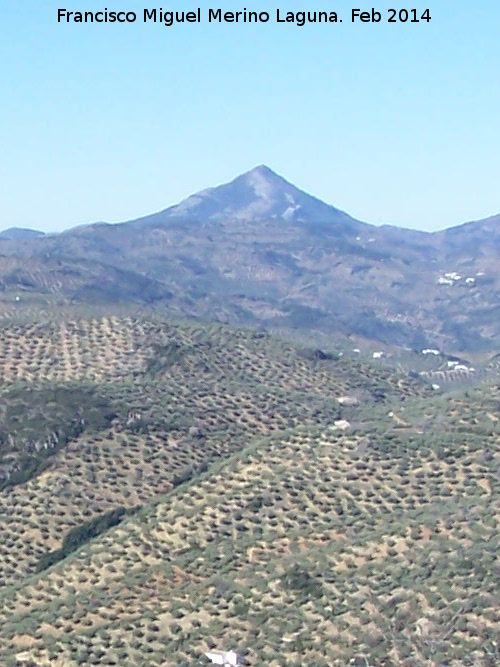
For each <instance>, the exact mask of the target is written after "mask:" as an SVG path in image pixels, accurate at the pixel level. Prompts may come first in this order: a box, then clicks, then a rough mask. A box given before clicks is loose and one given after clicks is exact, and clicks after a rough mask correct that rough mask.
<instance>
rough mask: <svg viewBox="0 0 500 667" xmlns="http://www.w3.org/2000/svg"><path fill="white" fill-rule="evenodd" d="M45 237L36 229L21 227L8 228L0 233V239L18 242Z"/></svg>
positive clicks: (43, 233)
mask: <svg viewBox="0 0 500 667" xmlns="http://www.w3.org/2000/svg"><path fill="white" fill-rule="evenodd" d="M42 236H45V232H40V231H38V230H36V229H25V228H22V227H9V229H4V230H3V231H2V232H0V239H9V240H20V239H35V238H41V237H42Z"/></svg>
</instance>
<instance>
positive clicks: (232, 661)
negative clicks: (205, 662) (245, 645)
mask: <svg viewBox="0 0 500 667" xmlns="http://www.w3.org/2000/svg"><path fill="white" fill-rule="evenodd" d="M205 655H206V657H207V658H208V659H209V660H210V662H211V663H212V664H213V665H239V664H240V656H239V655H238V654H237V653H235V652H234V651H210V652H209V653H205Z"/></svg>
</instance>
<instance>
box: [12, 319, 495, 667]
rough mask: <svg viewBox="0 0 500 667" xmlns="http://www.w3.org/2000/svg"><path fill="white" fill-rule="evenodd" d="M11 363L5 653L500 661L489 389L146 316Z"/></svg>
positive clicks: (68, 337) (113, 659) (63, 335)
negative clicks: (221, 652) (450, 389)
mask: <svg viewBox="0 0 500 667" xmlns="http://www.w3.org/2000/svg"><path fill="white" fill-rule="evenodd" d="M0 366H1V369H2V375H1V377H2V383H1V387H0V391H1V398H2V406H3V408H2V412H1V414H0V420H1V422H0V425H1V432H2V440H1V441H0V445H1V446H0V456H1V462H0V463H1V465H0V469H1V470H2V471H3V484H2V486H3V488H2V489H1V490H0V502H1V507H2V514H1V521H2V525H1V526H0V530H1V534H2V541H1V546H0V564H1V569H0V573H1V580H0V598H1V600H2V602H1V604H0V661H3V662H5V663H6V664H8V665H19V666H21V665H32V666H33V667H39V666H40V667H41V666H42V665H44V666H48V667H52V666H55V665H67V666H69V667H73V666H76V665H82V666H84V667H87V666H88V667H90V665H94V664H96V663H103V664H110V665H115V664H121V663H127V664H131V665H144V664H146V663H147V664H148V665H151V666H154V665H157V666H158V667H160V665H174V664H175V665H186V666H187V665H194V664H199V661H200V658H201V657H202V656H203V653H204V651H206V650H209V649H210V648H213V647H217V648H227V649H228V648H235V649H237V650H238V651H239V652H240V653H241V654H242V656H243V660H244V664H246V665H255V666H257V665H261V664H262V663H265V664H270V665H280V664H286V665H299V664H301V665H309V664H314V665H338V666H339V667H340V665H345V664H347V663H348V662H351V663H352V664H356V665H358V664H359V665H365V664H366V663H367V662H368V664H370V665H374V666H375V667H379V666H380V667H382V665H394V666H402V665H405V666H408V667H410V665H411V666H419V665H422V667H423V666H424V665H426V666H428V667H429V666H434V665H436V667H437V665H444V664H450V665H456V666H457V667H458V665H464V666H465V665H469V664H471V662H475V664H478V665H484V666H485V667H486V666H487V665H494V664H496V661H497V660H498V658H499V655H498V646H499V644H498V642H499V640H500V635H499V632H498V628H499V620H500V617H499V615H498V604H497V602H498V600H497V592H498V588H499V584H500V570H499V566H498V553H497V542H498V539H497V538H498V529H499V524H498V520H499V519H498V517H499V516H500V511H499V510H500V507H499V505H498V499H499V486H498V485H499V479H500V477H499V470H500V468H499V465H500V447H499V443H500V432H499V424H500V421H499V418H498V402H499V400H500V393H499V390H498V388H497V387H490V388H487V389H476V390H473V391H472V390H471V391H469V392H468V393H467V395H465V394H458V393H456V394H453V395H450V396H448V397H445V396H436V395H435V392H432V391H431V390H429V389H428V388H427V387H426V386H425V385H422V384H421V383H419V382H417V381H414V380H411V379H408V378H405V377H402V376H398V375H397V374H395V373H394V372H392V371H389V370H384V369H383V368H373V367H370V366H367V365H365V364H361V363H356V362H354V361H348V360H345V359H343V358H331V357H329V355H327V354H325V353H324V352H322V351H320V350H308V349H304V348H298V347H294V346H292V345H288V344H284V343H282V342H280V341H276V340H274V339H272V338H270V337H269V336H268V335H265V334H262V333H254V332H250V331H242V330H239V331H238V330H233V329H228V328H226V327H220V326H210V327H208V326H197V325H179V324H172V323H168V322H165V321H162V320H160V319H157V320H147V319H143V318H135V319H133V318H117V317H107V318H94V319H92V320H84V319H81V320H78V321H62V322H60V323H51V324H45V325H36V326H35V325H23V326H20V325H19V326H16V327H13V328H5V329H4V330H2V331H1V332H0ZM21 473H22V476H20V475H21ZM16 474H17V475H18V476H17V477H16Z"/></svg>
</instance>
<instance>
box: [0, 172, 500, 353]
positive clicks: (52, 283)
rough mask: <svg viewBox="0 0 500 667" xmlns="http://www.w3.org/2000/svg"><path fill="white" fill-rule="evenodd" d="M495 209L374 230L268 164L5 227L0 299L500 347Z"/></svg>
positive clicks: (413, 342) (456, 348)
mask: <svg viewBox="0 0 500 667" xmlns="http://www.w3.org/2000/svg"><path fill="white" fill-rule="evenodd" d="M499 250H500V215H499V216H495V217H492V218H488V219H487V220H481V221H477V222H470V223H467V224H464V225H460V226H458V227H453V228H450V229H447V230H444V231H441V232H435V233H426V232H418V231H413V230H407V229H401V228H397V227H391V226H382V227H377V226H373V225H370V224H367V223H365V222H361V221H359V220H355V219H354V218H352V217H351V216H349V215H348V214H347V213H345V212H343V211H340V210H338V209H336V208H334V207H333V206H329V205H328V204H325V203H324V202H322V201H320V200H319V199H316V198H315V197H312V196H311V195H309V194H307V193H305V192H303V191H302V190H299V189H298V188H296V187H295V186H294V185H292V184H290V183H289V182H287V181H286V180H285V179H283V178H282V177H281V176H278V175H277V174H275V173H274V172H273V171H272V170H271V169H269V168H268V167H265V166H259V167H256V168H255V169H252V170H251V171H249V172H247V173H245V174H243V175H241V176H238V177H237V178H236V179H234V180H233V181H231V182H230V183H227V184H225V185H221V186H219V187H216V188H210V189H207V190H203V191H202V192H199V193H197V194H194V195H192V196H190V197H188V198H187V199H186V200H184V201H183V202H181V203H180V204H177V205H175V206H171V207H169V208H167V209H165V210H163V211H160V212H158V213H155V214H153V215H148V216H146V217H143V218H139V219H137V220H132V221H130V222H125V223H120V224H113V225H110V224H106V223H96V224H92V225H86V226H82V227H77V228H74V229H70V230H68V231H66V232H63V233H62V234H50V235H44V234H43V233H42V232H35V231H33V230H23V229H10V230H6V231H5V232H2V233H1V234H0V288H1V289H2V290H3V295H2V299H3V301H4V302H5V301H8V300H9V299H10V298H11V296H9V295H14V294H16V295H19V294H21V293H23V292H24V293H30V295H31V297H30V302H31V303H32V302H33V298H34V297H35V296H36V295H38V296H39V297H40V298H41V299H44V298H51V297H54V296H57V297H62V298H65V299H71V300H72V301H74V302H78V303H85V302H92V303H96V302H97V303H104V302H105V303H109V302H110V301H111V302H119V303H131V302H132V303H137V304H138V305H140V304H148V305H155V306H156V307H158V308H160V309H162V310H166V311H167V312H170V313H172V314H176V315H187V316H194V317H198V318H202V319H213V320H218V321H223V322H229V323H233V324H244V325H250V326H262V327H266V328H269V329H274V330H279V331H281V332H285V333H286V332H290V333H292V332H299V333H300V332H302V333H307V335H311V336H314V335H315V334H317V335H321V336H323V337H324V338H326V339H328V337H332V339H334V338H335V337H336V336H343V337H350V338H352V340H353V341H368V342H372V343H374V342H376V343H377V344H385V345H398V346H405V347H410V348H415V349H419V348H425V347H429V346H432V347H437V348H438V349H442V350H446V351H448V352H465V351H467V352H481V351H484V352H488V351H491V350H497V349H498V347H499V346H500V317H499V314H500V263H499V262H498V259H499V257H498V254H499Z"/></svg>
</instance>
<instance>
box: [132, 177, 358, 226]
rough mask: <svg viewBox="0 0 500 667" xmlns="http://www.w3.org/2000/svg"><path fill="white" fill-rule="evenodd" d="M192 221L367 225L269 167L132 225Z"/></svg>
mask: <svg viewBox="0 0 500 667" xmlns="http://www.w3.org/2000/svg"><path fill="white" fill-rule="evenodd" d="M173 220H189V221H197V222H199V223H202V224H207V223H214V222H215V223H221V224H223V225H228V224H230V223H240V224H241V223H248V222H256V221H266V220H283V221H286V222H296V223H301V222H302V223H309V224H311V223H316V224H326V225H333V224H334V225H336V226H337V227H342V226H343V227H349V228H350V229H351V230H353V231H356V230H359V229H361V228H363V227H365V225H363V224H362V223H360V222H358V221H357V220H354V218H351V217H350V216H349V215H347V214H346V213H344V212H342V211H339V210H338V209H336V208H334V207H333V206H329V205H328V204H325V203H324V202H322V201H321V200H319V199H316V198H315V197H312V196H311V195H308V194H307V193H305V192H303V191H302V190H299V189H298V188H296V187H295V186H294V185H292V184H291V183H289V182H288V181H286V180H285V179H284V178H282V177H281V176H278V174H275V173H274V172H273V171H272V170H271V169H269V167H266V166H265V165H260V166H259V167H255V169H252V170H251V171H249V172H247V173H245V174H242V175H241V176H238V177H237V178H235V179H234V180H233V181H231V182H230V183H227V184H225V185H221V186H219V187H217V188H209V189H207V190H202V191H201V192H198V193H196V194H194V195H191V196H190V197H188V198H187V199H185V200H184V201H182V202H181V203H180V204H177V205H176V206H171V207H169V208H167V209H165V210H163V211H160V212H159V213H155V214H153V215H150V216H147V217H145V218H140V219H139V220H135V221H133V223H131V224H137V223H139V224H146V225H148V224H149V225H161V224H164V223H166V222H167V221H173Z"/></svg>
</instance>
